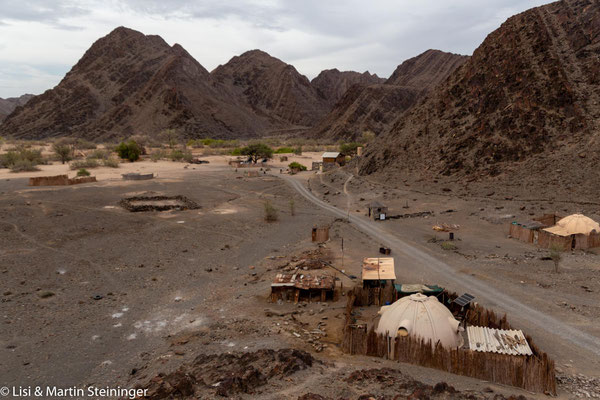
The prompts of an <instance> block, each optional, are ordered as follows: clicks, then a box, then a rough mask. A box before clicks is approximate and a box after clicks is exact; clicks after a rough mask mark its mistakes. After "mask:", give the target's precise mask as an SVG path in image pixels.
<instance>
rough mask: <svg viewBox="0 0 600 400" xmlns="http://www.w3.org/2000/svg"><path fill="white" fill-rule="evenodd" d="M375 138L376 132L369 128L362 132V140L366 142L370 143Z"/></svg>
mask: <svg viewBox="0 0 600 400" xmlns="http://www.w3.org/2000/svg"><path fill="white" fill-rule="evenodd" d="M373 139H375V132H373V131H370V130H368V129H367V130H366V131H364V132H363V133H362V141H363V142H364V143H369V142H370V141H371V140H373Z"/></svg>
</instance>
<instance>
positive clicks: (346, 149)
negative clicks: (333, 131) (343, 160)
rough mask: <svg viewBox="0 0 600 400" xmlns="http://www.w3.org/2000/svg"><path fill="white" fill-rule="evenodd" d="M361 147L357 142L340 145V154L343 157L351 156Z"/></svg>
mask: <svg viewBox="0 0 600 400" xmlns="http://www.w3.org/2000/svg"><path fill="white" fill-rule="evenodd" d="M361 146H362V143H358V142H351V143H342V144H340V153H342V154H343V155H345V156H352V155H355V154H356V149H357V148H358V147H361Z"/></svg>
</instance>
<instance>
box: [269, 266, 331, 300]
mask: <svg viewBox="0 0 600 400" xmlns="http://www.w3.org/2000/svg"><path fill="white" fill-rule="evenodd" d="M334 291H335V278H334V277H333V276H329V275H310V274H307V275H305V274H302V273H300V272H295V273H279V274H277V276H276V277H275V279H274V280H273V283H272V284H271V301H272V302H273V303H275V302H277V300H283V301H291V300H293V301H294V303H298V302H299V301H300V300H306V301H308V302H310V301H312V300H313V299H314V300H317V301H326V300H333V297H334Z"/></svg>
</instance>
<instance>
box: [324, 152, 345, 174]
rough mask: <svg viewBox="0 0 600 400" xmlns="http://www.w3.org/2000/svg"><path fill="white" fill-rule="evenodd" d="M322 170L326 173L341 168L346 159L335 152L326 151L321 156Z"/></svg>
mask: <svg viewBox="0 0 600 400" xmlns="http://www.w3.org/2000/svg"><path fill="white" fill-rule="evenodd" d="M322 160H323V161H322V162H323V165H322V169H323V171H328V170H330V169H332V168H335V167H341V166H343V165H344V164H345V163H346V157H345V156H344V155H343V154H341V153H339V152H336V151H326V152H325V153H323V156H322Z"/></svg>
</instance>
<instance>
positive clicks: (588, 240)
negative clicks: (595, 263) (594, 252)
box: [538, 214, 600, 249]
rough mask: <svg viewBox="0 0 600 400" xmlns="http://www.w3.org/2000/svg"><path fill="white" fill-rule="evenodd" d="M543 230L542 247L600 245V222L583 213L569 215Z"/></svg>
mask: <svg viewBox="0 0 600 400" xmlns="http://www.w3.org/2000/svg"><path fill="white" fill-rule="evenodd" d="M542 232H543V233H544V234H543V235H542V234H540V237H539V238H538V244H539V245H540V246H541V247H551V246H553V245H558V246H560V247H563V248H565V249H588V248H592V247H599V246H600V224H598V223H597V222H596V221H594V220H593V219H591V218H589V217H586V216H585V215H582V214H573V215H569V216H568V217H565V218H563V219H561V220H560V221H558V222H557V223H556V225H554V226H552V227H550V228H545V229H543V230H542Z"/></svg>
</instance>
